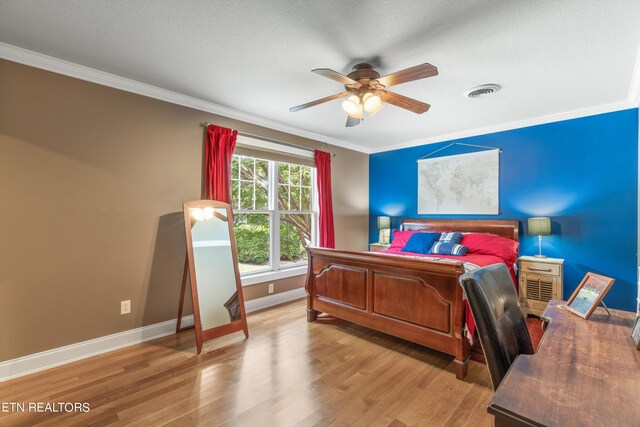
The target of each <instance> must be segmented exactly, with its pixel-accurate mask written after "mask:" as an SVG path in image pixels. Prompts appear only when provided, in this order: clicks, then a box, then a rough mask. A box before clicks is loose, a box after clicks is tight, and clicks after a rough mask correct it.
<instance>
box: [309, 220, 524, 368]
mask: <svg viewBox="0 0 640 427" xmlns="http://www.w3.org/2000/svg"><path fill="white" fill-rule="evenodd" d="M402 229H403V230H425V231H440V232H444V231H462V232H465V231H466V232H478V233H491V234H496V235H498V236H502V237H507V238H509V239H513V240H515V241H518V221H511V220H453V219H447V220H440V219H405V220H403V221H402ZM307 252H308V255H309V269H308V272H307V279H306V284H305V289H306V292H307V321H309V322H313V321H315V320H316V319H317V318H318V314H320V313H326V314H328V315H331V316H334V317H337V318H340V319H344V320H348V321H350V322H353V323H357V324H360V325H363V326H366V327H369V328H372V329H375V330H378V331H381V332H385V333H387V334H389V335H393V336H395V337H399V338H403V339H405V340H408V341H411V342H414V343H417V344H421V345H424V346H425V347H429V348H433V349H436V350H439V351H442V352H444V353H447V354H450V355H452V356H455V361H454V362H455V364H456V378H458V379H463V378H464V376H465V375H466V372H467V362H468V360H469V354H470V350H471V349H470V344H469V341H468V340H467V339H466V338H465V337H464V335H463V328H464V303H463V300H462V287H461V286H460V285H459V283H458V278H459V277H460V275H461V274H462V273H463V272H464V267H463V264H462V263H461V262H458V261H451V262H438V261H429V260H426V259H415V258H406V259H405V258H402V257H390V256H386V255H384V254H376V253H375V252H353V251H341V250H336V249H322V248H312V247H310V248H307Z"/></svg>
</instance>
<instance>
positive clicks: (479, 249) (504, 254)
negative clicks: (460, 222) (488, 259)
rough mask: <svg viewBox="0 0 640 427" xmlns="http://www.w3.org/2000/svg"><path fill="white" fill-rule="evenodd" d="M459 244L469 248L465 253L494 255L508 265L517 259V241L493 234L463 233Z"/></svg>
mask: <svg viewBox="0 0 640 427" xmlns="http://www.w3.org/2000/svg"><path fill="white" fill-rule="evenodd" d="M460 244H461V245H463V246H466V247H468V248H469V251H468V252H467V254H483V255H495V256H498V257H500V258H502V259H503V260H505V261H506V262H507V264H509V265H511V264H513V263H515V262H516V259H518V242H516V241H515V240H511V239H507V238H506V237H500V236H496V235H495V234H486V233H468V234H463V235H462V241H461V242H460Z"/></svg>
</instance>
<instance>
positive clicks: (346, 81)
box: [311, 68, 358, 85]
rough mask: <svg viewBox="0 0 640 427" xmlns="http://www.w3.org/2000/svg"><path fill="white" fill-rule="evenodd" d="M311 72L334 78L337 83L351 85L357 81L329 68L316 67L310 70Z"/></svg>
mask: <svg viewBox="0 0 640 427" xmlns="http://www.w3.org/2000/svg"><path fill="white" fill-rule="evenodd" d="M311 72H312V73H316V74H320V75H321V76H324V77H327V78H329V79H331V80H335V81H337V82H338V83H342V84H343V85H352V84H357V83H358V82H357V81H355V80H353V79H350V78H349V77H347V76H345V75H344V74H340V73H339V72H337V71H333V70H330V69H329V68H316V69H315V70H311Z"/></svg>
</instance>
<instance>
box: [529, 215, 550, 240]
mask: <svg viewBox="0 0 640 427" xmlns="http://www.w3.org/2000/svg"><path fill="white" fill-rule="evenodd" d="M527 223H528V226H529V227H528V228H529V235H531V236H548V235H550V234H551V218H549V217H546V216H542V217H536V218H529V219H528V220H527Z"/></svg>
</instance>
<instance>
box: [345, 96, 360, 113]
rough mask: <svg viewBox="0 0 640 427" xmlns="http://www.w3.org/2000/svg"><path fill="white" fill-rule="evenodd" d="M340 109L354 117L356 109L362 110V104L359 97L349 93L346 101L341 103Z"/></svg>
mask: <svg viewBox="0 0 640 427" xmlns="http://www.w3.org/2000/svg"><path fill="white" fill-rule="evenodd" d="M342 109H343V110H344V111H345V112H346V113H347V114H348V115H350V116H351V117H356V116H355V115H356V114H358V111H361V110H362V104H361V103H360V98H358V97H357V96H356V95H351V96H350V97H349V98H348V99H347V100H346V101H344V102H343V103H342Z"/></svg>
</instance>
